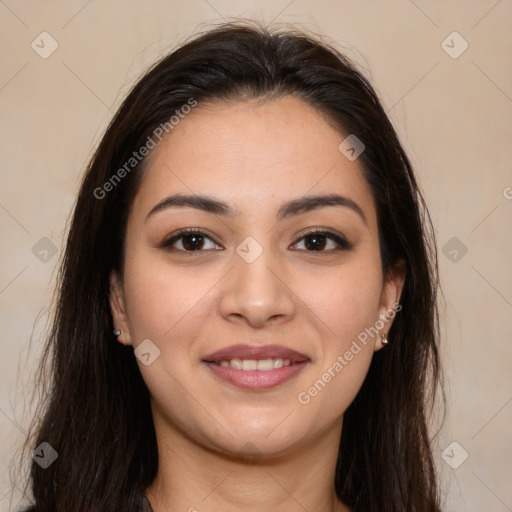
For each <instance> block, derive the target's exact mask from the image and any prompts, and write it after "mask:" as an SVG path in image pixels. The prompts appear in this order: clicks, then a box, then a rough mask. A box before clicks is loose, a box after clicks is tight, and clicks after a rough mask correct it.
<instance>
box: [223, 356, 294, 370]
mask: <svg viewBox="0 0 512 512" xmlns="http://www.w3.org/2000/svg"><path fill="white" fill-rule="evenodd" d="M290 364H291V361H290V360H289V359H281V358H276V359H260V360H258V361H257V360H256V359H231V360H230V361H220V363H219V365H220V366H226V367H227V366H230V367H231V368H235V369H236V370H262V371H264V372H268V371H270V370H274V369H277V368H282V367H283V366H290Z"/></svg>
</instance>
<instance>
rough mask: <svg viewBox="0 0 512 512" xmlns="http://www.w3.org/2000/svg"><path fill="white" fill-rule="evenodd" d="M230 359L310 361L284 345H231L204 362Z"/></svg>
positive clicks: (214, 353)
mask: <svg viewBox="0 0 512 512" xmlns="http://www.w3.org/2000/svg"><path fill="white" fill-rule="evenodd" d="M230 359H256V360H259V359H289V360H290V362H292V363H300V362H302V361H308V360H309V358H308V357H307V356H306V355H304V354H301V353H300V352H297V351H296V350H293V349H291V348H287V347H284V346H283V345H230V346H229V347H225V348H221V349H220V350H217V351H215V352H213V353H211V354H209V355H208V356H206V357H205V358H204V359H203V361H206V362H210V361H211V362H217V363H218V362H219V361H229V360H230Z"/></svg>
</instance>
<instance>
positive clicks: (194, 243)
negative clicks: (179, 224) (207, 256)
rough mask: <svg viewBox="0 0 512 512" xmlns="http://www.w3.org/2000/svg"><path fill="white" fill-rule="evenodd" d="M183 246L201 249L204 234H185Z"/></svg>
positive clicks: (190, 248)
mask: <svg viewBox="0 0 512 512" xmlns="http://www.w3.org/2000/svg"><path fill="white" fill-rule="evenodd" d="M190 241H191V243H189V242H190ZM182 243H183V247H184V248H185V249H187V250H192V251H193V250H197V249H201V248H202V246H203V244H204V239H203V236H202V235H197V234H192V235H184V236H183V241H182Z"/></svg>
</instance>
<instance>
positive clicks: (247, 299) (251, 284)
mask: <svg viewBox="0 0 512 512" xmlns="http://www.w3.org/2000/svg"><path fill="white" fill-rule="evenodd" d="M233 264H234V268H233V270H232V271H231V272H229V274H228V275H227V276H226V280H225V282H224V289H223V295H222V298H221V303H220V310H221V314H222V316H223V317H224V318H225V319H226V320H229V321H231V322H233V321H236V322H245V323H247V324H248V325H250V326H251V327H253V328H262V327H265V326H267V325H268V324H275V323H282V322H286V321H289V320H290V319H291V318H293V316H294V314H295V309H296V302H294V301H293V300H292V299H293V296H294V294H293V291H292V289H291V287H290V284H291V283H290V282H289V280H290V277H289V276H288V275H287V273H286V271H285V269H284V266H283V265H278V263H277V261H276V260H275V259H274V258H272V257H271V255H270V251H267V250H264V251H263V252H262V254H260V256H259V257H258V258H257V259H256V260H255V261H252V262H251V263H248V262H247V261H245V260H244V259H243V258H242V257H240V256H239V255H238V254H237V253H234V254H233Z"/></svg>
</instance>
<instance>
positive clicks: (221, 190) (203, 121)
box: [134, 96, 375, 223]
mask: <svg viewBox="0 0 512 512" xmlns="http://www.w3.org/2000/svg"><path fill="white" fill-rule="evenodd" d="M347 135H348V134H343V133H341V131H339V130H337V129H336V128H334V127H333V126H332V124H330V123H329V122H327V121H326V119H325V118H324V117H323V116H322V115H320V114H319V113H318V112H317V111H316V110H314V109H313V108H312V107H310V106H309V105H308V104H307V103H305V102H304V101H302V100H300V99H298V98H295V97H291V96H286V97H282V98H279V99H276V100H272V101H267V102H261V101H258V100H249V101H244V102H242V101H240V102H218V103H207V104H199V105H198V106H197V107H195V108H194V109H193V110H192V111H191V112H190V113H189V114H187V115H186V116H184V117H183V118H182V119H180V121H179V123H178V124H176V125H175V126H174V128H173V129H172V131H171V132H170V134H169V135H168V136H167V137H166V138H165V139H164V140H163V141H162V142H160V143H159V144H158V146H157V147H156V148H155V149H154V150H153V152H152V153H151V154H150V155H149V160H148V165H147V166H146V170H145V171H144V176H143V179H142V182H141V185H140V188H139V191H138V193H137V196H136V199H135V205H134V206H135V208H134V210H140V212H141V214H143V213H144V212H145V213H147V212H148V211H149V210H150V209H151V208H152V207H153V206H154V204H156V203H157V202H158V201H160V200H161V199H162V198H164V197H166V196H167V195H169V194H172V193H183V194H207V195H209V196H212V197H217V198H219V199H222V200H224V201H226V202H228V203H230V204H232V205H234V207H235V209H236V210H237V211H239V212H241V213H244V212H246V213H248V214H249V213H254V212H256V211H257V212H259V213H262V212H263V211H266V210H277V208H278V207H279V205H280V204H282V203H283V202H285V201H288V200H290V199H295V198H297V197H301V196H304V195H317V194H328V193H338V194H341V195H344V196H347V197H349V198H350V199H352V200H354V201H356V202H357V203H358V204H359V205H360V206H361V208H362V209H363V211H364V213H365V215H366V216H367V218H368V219H369V220H370V223H372V222H374V217H375V211H374V202H373V197H372V194H371V190H370V188H369V185H368V183H367V182H366V179H365V178H364V176H363V173H362V164H360V162H359V161H358V160H354V161H350V160H348V159H347V158H346V157H345V156H344V154H343V153H342V152H340V150H339V149H338V146H339V145H340V143H341V142H342V141H343V139H344V138H345V137H346V136H347Z"/></svg>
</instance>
